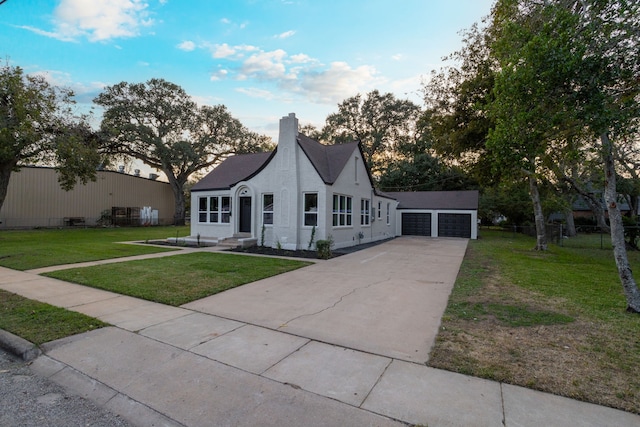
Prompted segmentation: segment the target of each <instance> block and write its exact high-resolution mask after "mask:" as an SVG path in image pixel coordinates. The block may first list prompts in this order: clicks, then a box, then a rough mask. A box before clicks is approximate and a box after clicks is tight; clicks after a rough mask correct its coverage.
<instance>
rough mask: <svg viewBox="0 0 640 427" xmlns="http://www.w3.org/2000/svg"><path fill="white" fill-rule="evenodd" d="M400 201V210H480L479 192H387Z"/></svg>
mask: <svg viewBox="0 0 640 427" xmlns="http://www.w3.org/2000/svg"><path fill="white" fill-rule="evenodd" d="M385 194H386V195H387V196H390V197H393V198H394V199H396V200H397V201H398V209H461V210H476V209H478V191H476V190H471V191H399V192H385Z"/></svg>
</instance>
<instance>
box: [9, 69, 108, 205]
mask: <svg viewBox="0 0 640 427" xmlns="http://www.w3.org/2000/svg"><path fill="white" fill-rule="evenodd" d="M73 103H74V102H73V93H72V92H71V91H70V90H67V89H63V88H58V87H55V86H52V85H50V84H49V83H48V82H47V81H46V80H45V79H44V78H42V77H40V76H32V75H25V74H24V71H23V70H22V69H21V68H20V67H12V66H9V65H5V66H3V67H2V68H0V208H1V207H2V204H3V203H4V200H5V197H6V194H7V188H8V186H9V179H10V177H11V173H12V172H16V171H18V170H19V169H20V166H21V165H26V164H44V165H55V166H56V169H57V170H58V172H59V174H58V180H59V182H60V185H61V186H62V188H64V189H65V190H70V189H72V188H73V187H74V185H75V184H76V182H77V181H78V180H80V181H81V182H82V183H86V182H88V181H89V180H95V170H96V166H97V165H98V163H99V161H100V156H99V154H98V151H97V149H98V146H99V145H100V139H99V138H98V136H97V135H96V134H95V133H94V132H92V131H91V129H90V127H89V126H88V124H87V121H86V118H84V117H80V118H78V117H74V116H73V114H72V110H71V107H72V105H73Z"/></svg>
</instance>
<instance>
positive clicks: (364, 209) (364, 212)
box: [360, 199, 371, 225]
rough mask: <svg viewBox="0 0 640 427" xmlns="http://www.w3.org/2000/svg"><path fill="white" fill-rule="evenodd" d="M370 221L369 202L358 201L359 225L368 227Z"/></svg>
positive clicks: (367, 200)
mask: <svg viewBox="0 0 640 427" xmlns="http://www.w3.org/2000/svg"><path fill="white" fill-rule="evenodd" d="M369 221H371V200H369V199H361V200H360V225H369Z"/></svg>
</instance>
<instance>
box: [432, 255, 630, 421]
mask: <svg viewBox="0 0 640 427" xmlns="http://www.w3.org/2000/svg"><path fill="white" fill-rule="evenodd" d="M467 256H473V254H472V253H468V254H467ZM480 270H481V271H479V270H477V269H476V270H475V271H474V272H473V274H475V275H476V276H477V275H481V276H482V278H481V280H480V281H481V282H482V285H481V286H480V287H479V288H477V289H473V290H472V291H468V292H464V291H463V292H458V293H456V292H455V291H454V293H453V294H452V296H451V299H450V302H449V306H448V308H447V311H446V313H445V315H444V316H443V319H442V324H441V327H440V332H439V334H438V337H437V339H436V343H435V345H434V348H433V349H432V351H431V355H430V359H429V362H428V365H429V366H433V367H436V368H441V369H446V370H451V371H455V372H460V373H463V374H467V375H473V376H478V377H482V378H488V379H492V380H495V381H500V382H504V383H508V384H515V385H520V386H523V387H527V388H532V389H536V390H541V391H544V392H549V393H554V394H558V395H562V396H566V397H570V398H574V399H579V400H583V401H587V402H592V403H597V404H601V405H606V406H610V407H614V408H619V409H623V410H626V411H629V412H634V413H640V379H639V378H638V375H637V367H638V364H639V363H640V358H639V356H638V354H639V352H640V338H639V337H637V336H636V335H635V334H634V333H633V332H634V331H632V330H629V331H628V332H629V334H628V335H627V334H626V332H625V331H624V330H622V331H621V330H620V328H619V326H616V325H613V326H612V325H609V324H607V323H606V322H598V321H597V320H596V321H594V320H591V319H587V318H584V317H582V316H581V315H580V314H577V313H575V312H570V311H568V309H567V304H566V301H563V300H562V299H555V300H554V299H553V298H549V297H544V296H542V295H539V294H536V293H534V292H531V291H528V290H526V289H523V288H521V287H518V286H515V285H513V284H509V283H505V282H506V281H505V280H503V278H502V277H500V276H499V274H498V272H497V271H495V269H492V267H491V266H490V265H483V266H482V268H481V269H480ZM476 279H478V277H476V278H475V279H474V280H476ZM456 286H458V285H456Z"/></svg>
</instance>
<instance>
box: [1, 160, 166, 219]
mask: <svg viewBox="0 0 640 427" xmlns="http://www.w3.org/2000/svg"><path fill="white" fill-rule="evenodd" d="M114 206H118V207H137V208H142V207H143V206H151V208H152V209H157V210H158V219H159V223H160V224H171V223H172V222H173V214H174V198H173V192H172V191H171V187H170V185H169V184H168V183H166V182H161V181H153V180H150V179H147V178H142V177H137V176H133V175H128V174H124V173H118V172H112V171H99V172H97V180H96V182H89V183H87V184H86V185H81V184H78V185H76V186H75V188H74V189H73V190H71V191H64V190H62V189H61V188H60V185H59V184H58V176H57V173H56V171H55V170H54V169H51V168H40V167H24V168H22V169H21V171H20V172H14V173H13V174H12V175H11V179H10V181H9V188H8V190H7V197H6V199H5V201H4V204H3V206H2V209H1V210H0V221H2V224H0V228H13V227H58V226H62V225H64V218H65V217H84V218H85V221H86V224H87V225H94V224H95V223H96V221H97V220H98V219H99V218H100V215H101V213H102V212H103V211H104V210H107V209H108V210H111V208H112V207H114Z"/></svg>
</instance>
